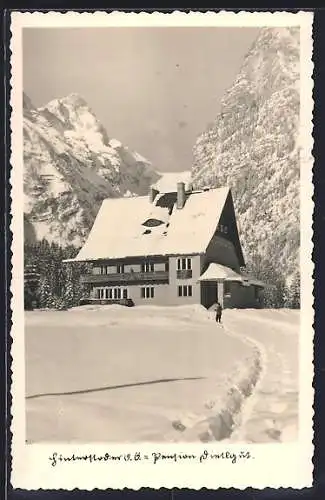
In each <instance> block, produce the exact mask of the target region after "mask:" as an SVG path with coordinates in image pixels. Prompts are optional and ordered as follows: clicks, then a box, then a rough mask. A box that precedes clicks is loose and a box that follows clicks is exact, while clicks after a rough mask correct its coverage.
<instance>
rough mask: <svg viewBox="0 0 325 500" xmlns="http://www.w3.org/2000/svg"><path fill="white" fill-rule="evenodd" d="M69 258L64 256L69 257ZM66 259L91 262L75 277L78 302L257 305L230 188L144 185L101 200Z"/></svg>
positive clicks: (256, 288)
mask: <svg viewBox="0 0 325 500" xmlns="http://www.w3.org/2000/svg"><path fill="white" fill-rule="evenodd" d="M70 261H71V260H70ZM72 261H79V262H80V261H87V262H91V263H92V272H91V273H90V274H87V275H84V276H82V277H81V280H82V282H83V283H85V284H87V285H88V286H89V287H90V294H89V297H86V298H85V299H84V300H83V303H100V304H110V303H121V304H125V305H139V304H153V305H168V306H173V305H182V304H202V305H204V306H205V307H207V308H209V307H211V306H212V305H213V304H215V303H216V302H217V301H219V302H220V303H221V305H222V306H223V307H258V306H259V305H260V292H261V290H262V288H263V285H262V284H261V283H259V282H257V281H256V280H255V281H253V280H249V279H248V278H247V277H245V276H243V275H242V274H241V272H240V269H241V268H242V267H243V266H244V265H245V263H244V258H243V253H242V249H241V245H240V241H239V236H238V229H237V223H236V217H235V212H234V206H233V201H232V196H231V192H230V191H229V190H228V189H225V188H221V189H211V190H204V191H193V190H186V189H185V185H184V184H183V183H179V184H178V185H177V189H176V190H175V191H174V192H169V193H159V192H158V191H157V190H155V189H154V188H152V189H151V191H150V193H149V197H137V198H127V199H119V200H114V199H112V200H105V201H104V202H103V206H102V208H101V210H100V212H99V214H98V216H97V219H96V221H95V223H94V226H93V228H92V230H91V232H90V235H89V238H88V240H87V241H86V243H85V245H84V247H83V248H82V249H81V251H80V252H79V254H78V256H77V257H76V258H75V259H72Z"/></svg>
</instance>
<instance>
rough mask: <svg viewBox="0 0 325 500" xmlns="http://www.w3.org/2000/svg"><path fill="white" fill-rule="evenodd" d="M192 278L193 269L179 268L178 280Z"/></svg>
mask: <svg viewBox="0 0 325 500" xmlns="http://www.w3.org/2000/svg"><path fill="white" fill-rule="evenodd" d="M191 278H192V269H179V270H178V271H177V279H178V280H188V279H191Z"/></svg>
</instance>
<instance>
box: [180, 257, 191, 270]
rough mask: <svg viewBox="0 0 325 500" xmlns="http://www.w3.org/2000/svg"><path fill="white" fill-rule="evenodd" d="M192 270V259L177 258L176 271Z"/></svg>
mask: <svg viewBox="0 0 325 500" xmlns="http://www.w3.org/2000/svg"><path fill="white" fill-rule="evenodd" d="M191 269H192V259H191V258H190V257H187V258H184V257H182V258H178V259H177V271H186V270H191Z"/></svg>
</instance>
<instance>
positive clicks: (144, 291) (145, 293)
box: [141, 286, 155, 299]
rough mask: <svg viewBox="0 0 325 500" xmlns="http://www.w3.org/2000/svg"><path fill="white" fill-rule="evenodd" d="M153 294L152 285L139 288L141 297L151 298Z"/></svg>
mask: <svg viewBox="0 0 325 500" xmlns="http://www.w3.org/2000/svg"><path fill="white" fill-rule="evenodd" d="M154 296H155V289H154V287H153V286H144V287H142V288H141V298H142V299H153V298H154Z"/></svg>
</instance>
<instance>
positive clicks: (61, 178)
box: [23, 94, 161, 245]
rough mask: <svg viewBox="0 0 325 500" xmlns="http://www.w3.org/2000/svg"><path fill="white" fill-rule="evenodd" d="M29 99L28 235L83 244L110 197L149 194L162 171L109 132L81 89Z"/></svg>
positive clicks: (26, 115) (26, 164) (26, 145)
mask: <svg viewBox="0 0 325 500" xmlns="http://www.w3.org/2000/svg"><path fill="white" fill-rule="evenodd" d="M23 104H24V130H23V132H24V195H25V200H24V212H25V233H26V237H27V239H28V240H31V239H35V238H36V239H41V238H43V237H44V238H46V239H47V240H49V241H53V240H54V241H56V242H57V243H59V244H61V245H66V244H68V243H69V244H75V245H80V244H82V242H83V241H84V239H85V237H86V236H87V234H88V232H89V229H90V228H91V226H92V224H93V221H94V218H95V216H96V215H97V212H98V209H99V206H100V203H101V202H102V200H103V199H104V198H107V197H118V196H134V195H143V194H146V193H147V192H148V189H149V186H150V185H151V184H153V183H154V182H156V181H157V180H158V179H159V178H160V177H161V175H160V174H158V173H157V172H155V170H154V169H153V167H152V166H151V164H150V162H149V161H147V160H146V159H145V158H143V157H142V156H140V155H139V154H138V153H136V152H132V151H130V150H129V149H128V148H127V147H125V146H123V145H122V144H121V143H120V142H119V141H117V140H116V139H112V138H109V137H108V134H107V132H106V130H105V129H104V127H103V126H102V125H101V123H100V122H99V121H98V120H97V118H96V116H95V115H94V113H93V112H92V111H91V109H90V108H89V106H88V105H87V103H86V102H85V101H84V100H83V99H82V98H81V97H80V96H78V95H77V94H71V95H69V96H68V97H65V98H63V99H57V100H54V101H51V102H50V103H49V104H47V105H46V106H44V107H43V108H39V109H36V108H35V107H34V106H33V104H32V102H31V100H30V99H29V98H28V96H26V95H24V96H23Z"/></svg>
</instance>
